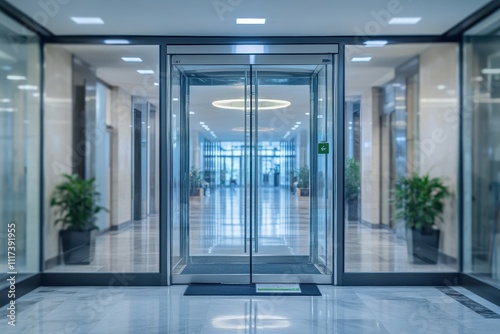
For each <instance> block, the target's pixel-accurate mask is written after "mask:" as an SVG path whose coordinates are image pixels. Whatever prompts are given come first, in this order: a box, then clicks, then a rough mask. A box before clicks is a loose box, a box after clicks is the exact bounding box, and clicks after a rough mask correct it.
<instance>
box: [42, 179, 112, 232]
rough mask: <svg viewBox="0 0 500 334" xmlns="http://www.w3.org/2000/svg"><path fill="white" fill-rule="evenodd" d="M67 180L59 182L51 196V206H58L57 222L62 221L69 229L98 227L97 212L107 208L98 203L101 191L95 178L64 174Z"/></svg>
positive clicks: (80, 229) (79, 229)
mask: <svg viewBox="0 0 500 334" xmlns="http://www.w3.org/2000/svg"><path fill="white" fill-rule="evenodd" d="M64 178H65V181H64V182H62V183H60V184H58V185H57V186H56V188H55V190H54V192H53V193H52V196H51V198H50V206H51V207H56V208H58V210H57V211H56V216H57V217H58V218H57V219H56V220H55V224H58V223H59V222H61V223H62V224H63V227H66V226H67V229H68V230H78V231H83V230H91V229H98V227H97V226H96V225H95V221H96V219H97V214H98V213H99V212H100V211H102V210H105V211H107V209H106V208H104V207H102V206H99V205H97V201H98V200H99V197H100V193H99V192H98V191H97V190H96V187H95V179H94V178H92V179H90V180H85V179H82V178H81V177H80V176H78V175H76V174H64Z"/></svg>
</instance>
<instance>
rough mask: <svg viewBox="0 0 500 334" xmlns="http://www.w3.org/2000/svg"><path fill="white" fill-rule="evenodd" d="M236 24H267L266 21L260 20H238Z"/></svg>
mask: <svg viewBox="0 0 500 334" xmlns="http://www.w3.org/2000/svg"><path fill="white" fill-rule="evenodd" d="M236 24H266V19H262V18H260V19H258V18H237V19H236Z"/></svg>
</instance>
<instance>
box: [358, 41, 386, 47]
mask: <svg viewBox="0 0 500 334" xmlns="http://www.w3.org/2000/svg"><path fill="white" fill-rule="evenodd" d="M364 44H365V46H366V47H372V48H380V47H382V46H384V45H386V44H387V41H366V42H365V43H364Z"/></svg>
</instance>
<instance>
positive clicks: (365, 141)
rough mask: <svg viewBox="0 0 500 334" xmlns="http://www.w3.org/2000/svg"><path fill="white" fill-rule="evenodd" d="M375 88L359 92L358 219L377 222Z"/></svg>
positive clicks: (378, 129) (378, 131)
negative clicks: (359, 169) (359, 176)
mask: <svg viewBox="0 0 500 334" xmlns="http://www.w3.org/2000/svg"><path fill="white" fill-rule="evenodd" d="M379 105H380V103H379V94H378V88H372V89H371V90H367V91H365V92H364V93H363V94H362V95H361V107H360V123H361V219H362V220H364V221H367V222H369V223H372V224H380V187H381V185H380V110H379Z"/></svg>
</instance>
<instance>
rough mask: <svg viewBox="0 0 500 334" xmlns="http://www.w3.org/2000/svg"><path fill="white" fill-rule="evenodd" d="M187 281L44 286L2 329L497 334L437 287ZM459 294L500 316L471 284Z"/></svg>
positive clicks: (492, 322) (497, 323)
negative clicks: (293, 289) (314, 287)
mask: <svg viewBox="0 0 500 334" xmlns="http://www.w3.org/2000/svg"><path fill="white" fill-rule="evenodd" d="M185 289H186V286H182V285H178V286H171V287H40V288H38V289H36V290H35V291H33V292H31V293H29V294H27V295H26V296H23V297H21V298H19V299H18V300H17V306H18V309H17V322H16V323H17V326H16V327H15V328H14V327H11V326H8V325H7V320H6V316H5V314H6V307H3V308H1V309H0V313H1V315H2V316H1V319H2V320H1V322H0V333H57V334H65V333H68V334H69V333H92V334H99V333H103V334H104V333H106V334H108V333H203V334H205V333H249V334H251V333H287V334H288V333H300V334H302V333H346V334H363V333H385V334H413V333H426V334H433V333H436V334H442V333H449V334H481V333H488V334H492V333H497V332H498V328H500V320H499V319H491V318H487V317H484V316H483V315H481V314H480V313H478V312H475V311H474V310H471V309H470V308H468V307H467V306H465V305H464V304H462V303H460V302H459V301H457V300H456V298H451V297H450V296H449V295H447V294H445V293H443V292H442V291H440V290H439V289H437V288H434V287H334V286H326V285H323V286H320V290H321V292H322V294H323V295H322V296H320V297H302V296H301V297H297V296H293V297H292V296H279V297H278V296H271V297H264V296H262V297H259V296H248V297H247V296H234V297H229V296H228V297H225V296H183V293H184V290H185ZM453 290H454V291H456V292H457V294H458V295H460V296H462V297H461V298H467V299H470V300H473V301H474V302H476V303H479V304H480V305H481V306H482V307H484V308H486V309H488V310H489V311H490V312H492V313H495V314H500V307H498V306H496V305H493V304H491V303H489V302H487V301H485V300H483V299H482V298H480V297H478V296H476V295H474V294H473V293H471V292H469V291H468V290H466V289H464V288H461V287H457V288H453Z"/></svg>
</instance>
